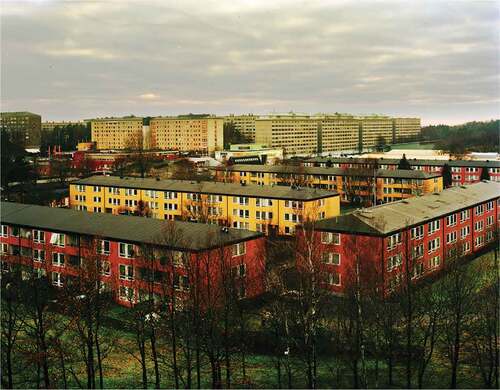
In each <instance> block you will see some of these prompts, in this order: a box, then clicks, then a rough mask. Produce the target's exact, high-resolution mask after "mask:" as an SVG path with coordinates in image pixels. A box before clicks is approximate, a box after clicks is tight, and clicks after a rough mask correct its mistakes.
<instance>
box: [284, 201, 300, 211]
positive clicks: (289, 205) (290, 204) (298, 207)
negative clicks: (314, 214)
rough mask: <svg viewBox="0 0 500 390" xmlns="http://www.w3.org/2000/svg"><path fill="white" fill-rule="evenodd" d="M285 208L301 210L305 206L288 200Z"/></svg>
mask: <svg viewBox="0 0 500 390" xmlns="http://www.w3.org/2000/svg"><path fill="white" fill-rule="evenodd" d="M285 207H291V208H293V209H301V208H302V207H303V204H302V202H300V201H295V200H287V201H285Z"/></svg>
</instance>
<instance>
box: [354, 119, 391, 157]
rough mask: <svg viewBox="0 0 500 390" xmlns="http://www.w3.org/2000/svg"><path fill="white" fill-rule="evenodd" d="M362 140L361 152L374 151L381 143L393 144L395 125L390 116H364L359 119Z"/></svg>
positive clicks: (360, 142)
mask: <svg viewBox="0 0 500 390" xmlns="http://www.w3.org/2000/svg"><path fill="white" fill-rule="evenodd" d="M359 123H360V138H359V145H360V148H359V150H367V149H373V148H374V147H375V146H377V145H378V144H379V143H380V141H382V140H383V141H384V142H383V143H384V144H391V143H392V142H393V138H394V136H393V124H392V119H391V118H390V117H388V116H378V115H374V116H364V117H359Z"/></svg>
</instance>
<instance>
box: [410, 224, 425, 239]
mask: <svg viewBox="0 0 500 390" xmlns="http://www.w3.org/2000/svg"><path fill="white" fill-rule="evenodd" d="M423 237H424V226H423V225H421V226H417V227H414V228H413V229H411V238H412V240H420V239H421V238H423Z"/></svg>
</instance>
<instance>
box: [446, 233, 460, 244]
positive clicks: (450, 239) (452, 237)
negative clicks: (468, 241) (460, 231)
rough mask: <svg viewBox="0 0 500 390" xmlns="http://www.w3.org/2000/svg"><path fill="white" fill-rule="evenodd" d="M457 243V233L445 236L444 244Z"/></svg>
mask: <svg viewBox="0 0 500 390" xmlns="http://www.w3.org/2000/svg"><path fill="white" fill-rule="evenodd" d="M456 241H457V232H451V233H448V234H446V243H447V244H451V243H453V242H456Z"/></svg>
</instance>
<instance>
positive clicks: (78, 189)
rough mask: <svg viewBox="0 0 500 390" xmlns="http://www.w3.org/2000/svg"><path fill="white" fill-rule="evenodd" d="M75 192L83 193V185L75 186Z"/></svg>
mask: <svg viewBox="0 0 500 390" xmlns="http://www.w3.org/2000/svg"><path fill="white" fill-rule="evenodd" d="M76 190H77V191H78V192H85V186H84V185H81V184H78V185H77V186H76Z"/></svg>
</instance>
